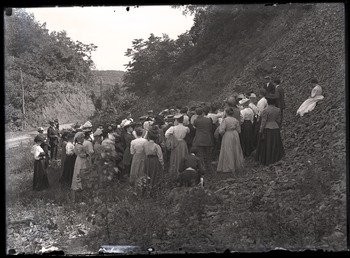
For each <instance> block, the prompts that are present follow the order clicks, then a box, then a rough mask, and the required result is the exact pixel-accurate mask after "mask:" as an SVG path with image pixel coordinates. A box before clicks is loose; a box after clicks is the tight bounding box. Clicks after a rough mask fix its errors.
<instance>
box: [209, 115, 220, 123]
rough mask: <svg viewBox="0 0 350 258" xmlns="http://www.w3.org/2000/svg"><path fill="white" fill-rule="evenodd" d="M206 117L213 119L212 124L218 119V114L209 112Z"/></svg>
mask: <svg viewBox="0 0 350 258" xmlns="http://www.w3.org/2000/svg"><path fill="white" fill-rule="evenodd" d="M207 117H208V118H211V120H213V124H216V122H217V121H218V119H219V117H220V115H219V114H214V113H209V114H208V115H207Z"/></svg>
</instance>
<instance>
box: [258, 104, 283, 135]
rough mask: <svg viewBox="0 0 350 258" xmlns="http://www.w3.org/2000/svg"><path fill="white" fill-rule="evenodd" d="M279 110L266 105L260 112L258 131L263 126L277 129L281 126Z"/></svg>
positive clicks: (263, 127)
mask: <svg viewBox="0 0 350 258" xmlns="http://www.w3.org/2000/svg"><path fill="white" fill-rule="evenodd" d="M281 122H282V121H281V112H280V109H279V108H278V107H275V106H273V105H268V106H267V108H265V109H264V110H263V112H262V113H261V125H260V132H262V131H263V130H264V129H265V128H269V129H277V128H280V127H281Z"/></svg>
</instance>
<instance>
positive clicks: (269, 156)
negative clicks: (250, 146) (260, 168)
mask: <svg viewBox="0 0 350 258" xmlns="http://www.w3.org/2000/svg"><path fill="white" fill-rule="evenodd" d="M283 156H284V148H283V143H282V139H281V132H280V129H278V128H277V129H268V128H265V129H264V131H263V132H262V134H260V136H259V141H258V147H257V151H256V157H255V159H256V161H258V162H260V163H261V164H263V165H269V164H273V163H275V162H277V161H279V160H280V159H282V157H283Z"/></svg>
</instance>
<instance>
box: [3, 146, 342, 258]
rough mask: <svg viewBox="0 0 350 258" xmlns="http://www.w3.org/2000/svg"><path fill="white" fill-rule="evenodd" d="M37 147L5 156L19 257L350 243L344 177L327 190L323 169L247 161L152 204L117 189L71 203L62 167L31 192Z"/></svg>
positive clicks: (11, 228) (12, 242)
mask: <svg viewBox="0 0 350 258" xmlns="http://www.w3.org/2000/svg"><path fill="white" fill-rule="evenodd" d="M29 150H30V146H20V147H19V148H16V149H11V150H10V151H8V152H7V157H6V168H7V203H6V205H7V223H8V224H7V246H8V249H10V248H14V249H15V250H16V251H17V252H26V253H33V252H36V253H37V252H40V250H41V249H42V248H43V247H49V246H55V247H57V248H59V249H60V250H63V251H65V253H66V254H87V253H97V252H98V249H99V246H100V245H103V244H114V245H130V244H131V245H138V246H140V247H142V248H143V249H146V248H148V247H150V246H151V247H153V248H155V250H156V252H212V251H215V252H223V251H225V250H226V249H230V250H236V251H268V250H271V249H274V248H276V247H282V248H285V249H292V250H303V249H305V248H309V249H326V250H344V249H345V247H346V245H345V244H346V234H345V225H346V224H345V175H344V176H341V177H339V178H337V179H334V180H329V182H328V184H329V185H328V186H329V187H325V185H321V184H318V183H317V182H318V181H317V180H319V178H318V175H320V173H319V171H318V174H316V173H315V171H317V167H314V168H313V170H312V171H310V168H312V166H309V167H307V166H304V165H303V166H300V167H298V166H297V165H295V168H294V169H291V170H290V171H285V170H283V169H282V168H283V167H284V161H281V162H279V163H276V164H274V166H270V167H262V166H260V165H257V164H256V163H255V162H254V161H253V160H250V159H248V160H246V165H245V168H244V170H242V171H241V172H240V173H239V174H237V175H217V174H215V175H206V176H205V187H204V189H201V188H196V187H195V188H181V187H179V188H174V187H170V186H168V187H166V188H165V189H163V190H161V191H160V192H158V193H157V195H156V196H155V197H153V198H150V197H141V196H138V195H136V194H135V192H134V191H133V189H131V188H130V187H129V186H127V185H126V184H119V183H114V184H112V185H109V186H106V187H104V188H103V189H97V190H94V191H93V193H91V192H90V193H89V194H90V196H92V197H88V195H87V194H88V193H86V192H85V193H84V192H83V193H82V195H81V196H80V197H79V202H78V203H76V204H70V203H68V202H67V199H66V194H67V192H66V190H63V189H61V188H60V187H59V185H58V179H59V176H60V173H61V172H60V167H59V164H56V166H55V165H53V166H52V167H51V168H50V169H49V171H48V174H49V180H50V185H51V188H50V189H48V190H45V191H42V192H33V191H32V189H31V187H32V177H33V171H32V167H33V164H32V159H31V155H30V152H29ZM287 155H288V152H287ZM315 169H316V170H315ZM310 175H313V176H310Z"/></svg>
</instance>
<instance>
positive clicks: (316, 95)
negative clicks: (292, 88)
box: [297, 85, 324, 116]
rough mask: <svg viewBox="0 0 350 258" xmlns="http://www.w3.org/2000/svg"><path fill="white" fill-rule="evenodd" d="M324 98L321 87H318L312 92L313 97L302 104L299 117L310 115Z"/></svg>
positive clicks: (298, 113) (298, 112)
mask: <svg viewBox="0 0 350 258" xmlns="http://www.w3.org/2000/svg"><path fill="white" fill-rule="evenodd" d="M323 98H324V96H322V88H321V86H320V85H316V86H315V87H314V88H313V89H312V91H311V96H310V98H308V99H307V100H305V101H304V102H303V104H301V106H300V107H299V109H298V111H297V115H300V116H303V115H304V114H305V113H308V112H310V111H312V110H314V108H315V107H316V103H317V102H318V101H319V100H322V99H323Z"/></svg>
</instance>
